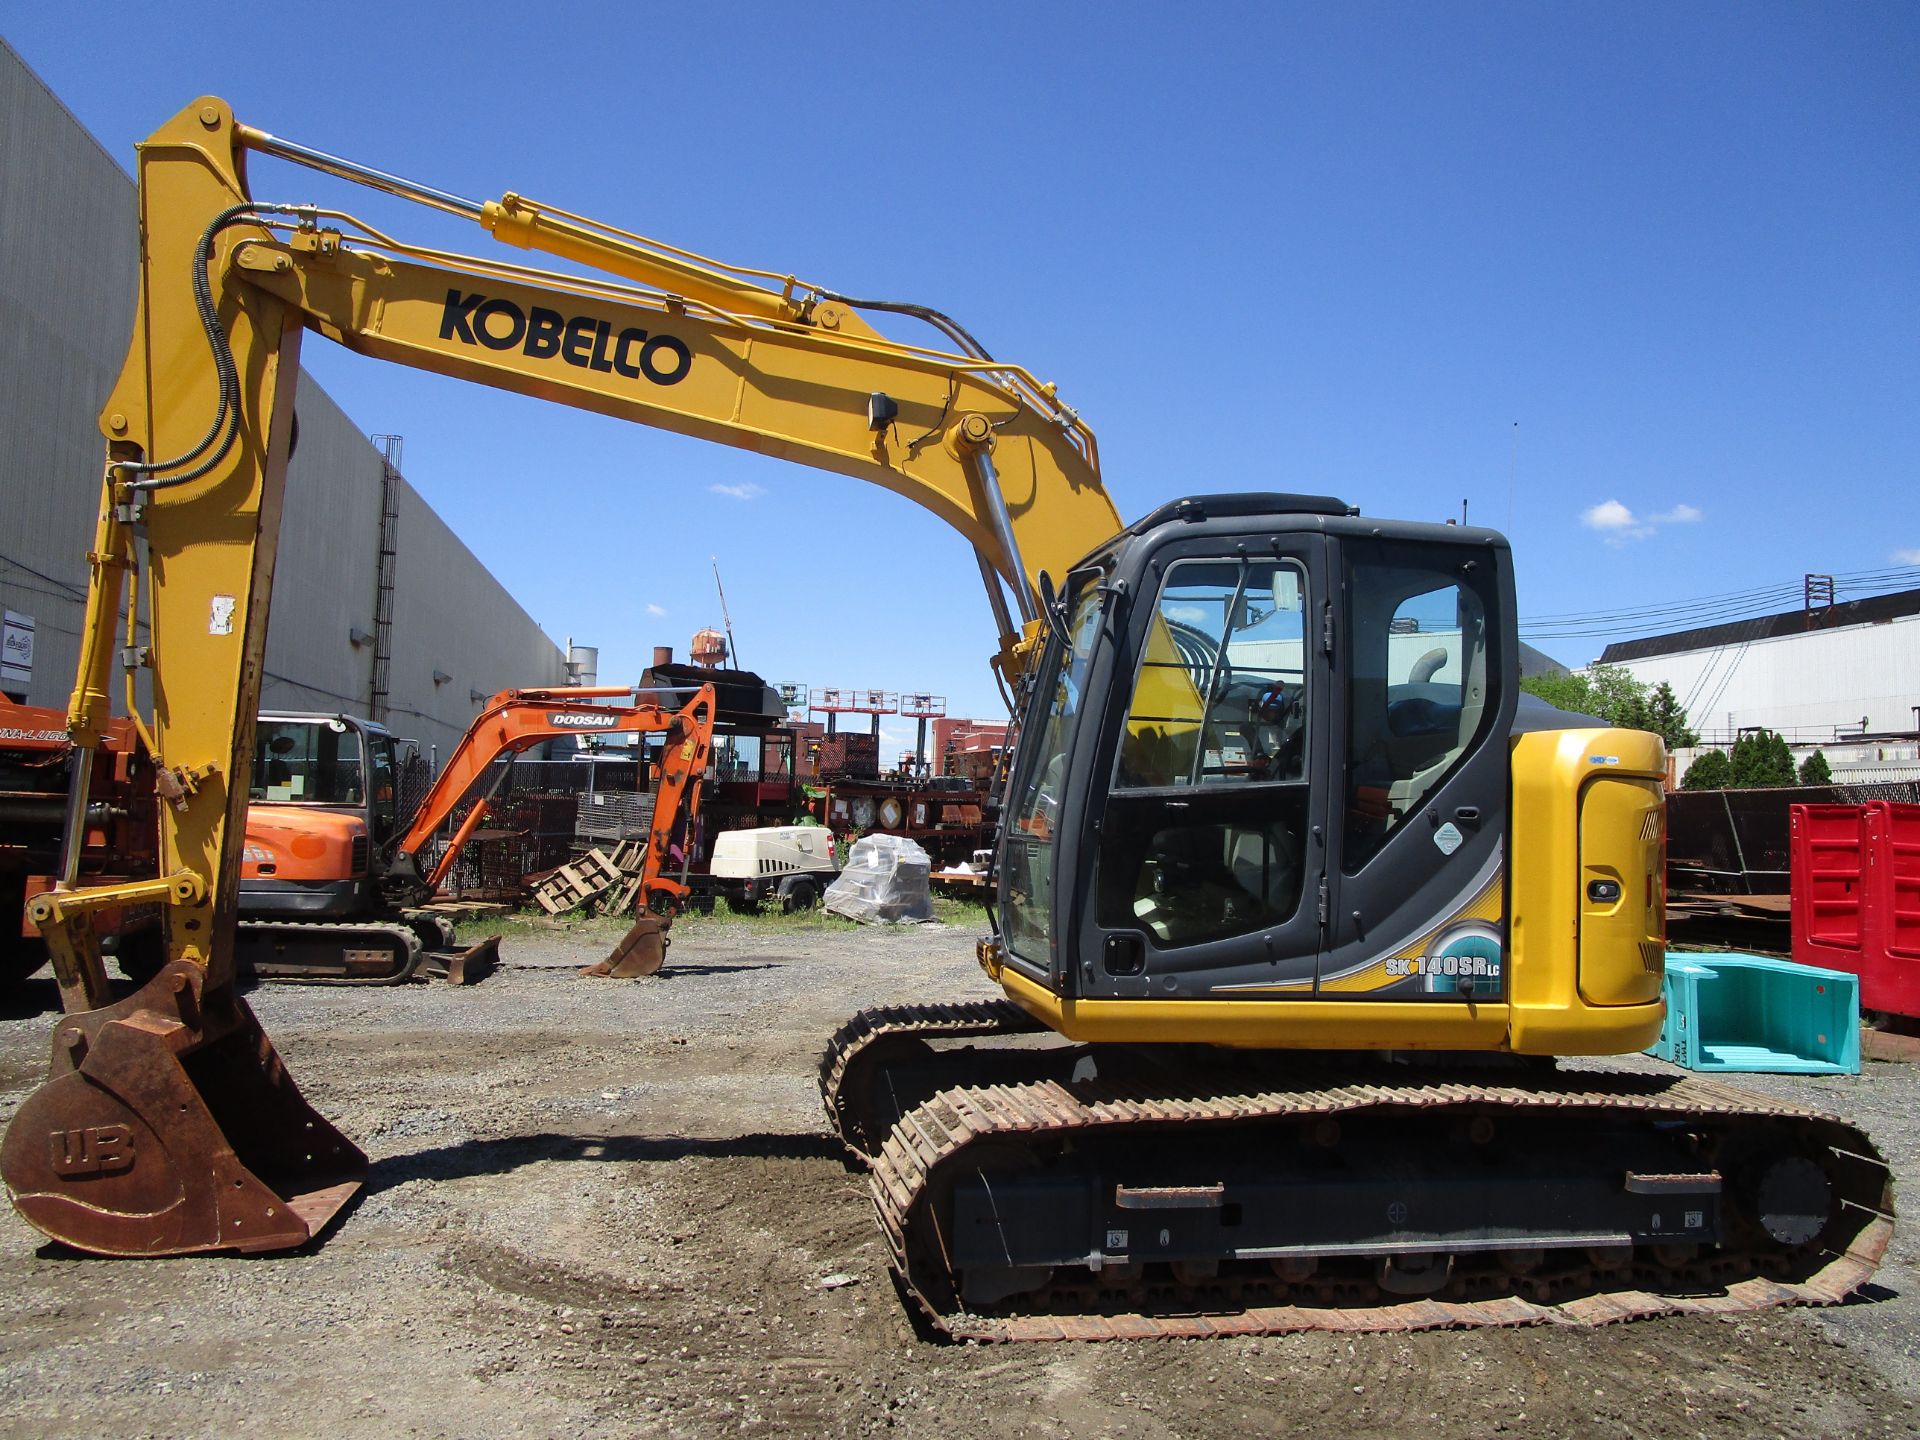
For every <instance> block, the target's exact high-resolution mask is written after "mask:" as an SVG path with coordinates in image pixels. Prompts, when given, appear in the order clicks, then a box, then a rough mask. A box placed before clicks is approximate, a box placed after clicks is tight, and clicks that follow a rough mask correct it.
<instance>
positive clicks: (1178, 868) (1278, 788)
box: [1096, 558, 1310, 950]
mask: <svg viewBox="0 0 1920 1440" xmlns="http://www.w3.org/2000/svg"><path fill="white" fill-rule="evenodd" d="M1306 597H1307V586H1306V573H1305V571H1304V569H1303V568H1302V567H1301V566H1300V565H1298V564H1297V563H1295V562H1292V561H1286V560H1277V559H1271V558H1269V559H1266V560H1264V561H1251V560H1244V559H1241V560H1217V559H1208V560H1184V561H1179V562H1176V563H1175V564H1173V565H1172V566H1170V567H1169V568H1168V570H1167V575H1166V579H1165V581H1164V582H1163V583H1162V585H1161V589H1160V596H1159V600H1158V602H1157V604H1156V607H1155V609H1154V611H1153V614H1152V615H1151V617H1150V618H1149V620H1148V632H1147V635H1146V638H1145V641H1144V643H1143V648H1142V652H1141V658H1140V662H1139V668H1138V670H1137V672H1136V674H1135V676H1134V682H1133V690H1132V694H1131V696H1130V699H1129V704H1128V709H1127V716H1126V720H1125V729H1124V730H1123V732H1122V734H1121V736H1120V747H1119V754H1118V756H1117V759H1116V761H1115V766H1114V774H1113V788H1112V792H1111V795H1110V797H1109V800H1108V807H1107V823H1106V824H1104V825H1103V826H1102V827H1101V832H1100V836H1101V841H1100V873H1099V883H1098V890H1097V899H1096V905H1097V913H1098V917H1099V921H1100V923H1101V924H1102V925H1104V926H1107V927H1109V928H1115V929H1135V930H1141V931H1144V932H1145V933H1146V934H1147V935H1148V936H1149V937H1150V939H1151V943H1152V944H1153V945H1154V947H1155V948H1156V949H1159V950H1168V949H1178V948H1181V947H1185V946H1189V945H1197V944H1202V943H1204V942H1207V941H1211V940H1219V939H1223V938H1225V937H1227V936H1231V935H1243V934H1246V933H1247V932H1248V931H1251V930H1257V929H1261V928H1264V927H1267V926H1272V925H1278V924H1281V923H1283V922H1284V921H1286V920H1287V919H1289V918H1290V917H1291V916H1292V915H1293V914H1294V913H1295V911H1296V910H1297V909H1298V908H1299V904H1300V896H1301V890H1302V885H1303V883H1304V878H1305V871H1306V865H1307V855H1306V846H1305V839H1306V830H1307V809H1308V803H1309V799H1310V797H1309V795H1308V789H1307V783H1306V777H1307V744H1308V739H1309V736H1308V733H1307V732H1308V721H1307V716H1308V713H1309V712H1308V707H1307V698H1308V697H1307V676H1306V646H1305V639H1306V623H1305V620H1306V614H1307V606H1306ZM1167 791H1180V792H1183V793H1182V794H1181V796H1180V798H1178V799H1174V798H1172V797H1170V796H1169V795H1167V794H1166V793H1165V792H1167ZM1156 792H1158V793H1156Z"/></svg>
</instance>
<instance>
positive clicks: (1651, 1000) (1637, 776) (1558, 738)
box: [1507, 730, 1667, 1055]
mask: <svg viewBox="0 0 1920 1440" xmlns="http://www.w3.org/2000/svg"><path fill="white" fill-rule="evenodd" d="M1666 768H1667V766H1666V748H1665V747H1664V746H1663V745H1662V744H1661V743H1660V740H1659V738H1658V737H1657V736H1654V735H1648V734H1646V733H1644V732H1642V731H1638V730H1540V731H1535V732H1534V733H1532V734H1528V735H1522V736H1520V737H1518V738H1517V739H1516V740H1515V741H1514V745H1513V814H1512V819H1511V829H1510V831H1509V834H1508V838H1507V854H1508V856H1509V857H1510V859H1509V862H1508V893H1509V894H1510V896H1511V897H1512V910H1511V916H1510V919H1509V922H1508V929H1507V956H1508V960H1507V968H1508V972H1509V978H1508V982H1507V983H1508V987H1509V988H1508V992H1507V994H1508V998H1509V1000H1510V1001H1511V1002H1512V1004H1513V1009H1514V1022H1513V1048H1514V1049H1515V1050H1518V1051H1520V1052H1522V1053H1524V1054H1529V1055H1618V1054H1625V1053H1627V1052H1629V1051H1633V1050H1644V1049H1645V1048H1646V1047H1647V1046H1649V1045H1651V1044H1652V1043H1653V1042H1654V1041H1655V1040H1656V1039H1658V1038H1659V1035H1660V1026H1661V1023H1662V1022H1663V1021H1664V1020H1665V1018H1666V1006H1665V1005H1664V1004H1663V1003H1662V1002H1661V999H1660V982H1661V979H1662V971H1661V968H1660V967H1661V965H1662V962H1663V960H1664V949H1665V930H1666V914H1665V908H1664V900H1663V897H1662V895H1661V893H1660V891H1659V888H1658V885H1659V871H1658V868H1657V867H1656V868H1655V869H1654V871H1653V883H1652V887H1651V889H1650V890H1648V891H1642V892H1641V900H1640V903H1639V905H1638V907H1637V909H1623V908H1622V907H1620V906H1618V905H1606V904H1596V903H1594V902H1591V901H1589V900H1588V899H1587V898H1586V891H1587V882H1588V881H1589V880H1591V879H1601V878H1615V877H1616V875H1617V873H1622V872H1623V873H1627V874H1631V873H1634V872H1635V870H1636V868H1638V867H1639V866H1641V865H1642V864H1643V863H1644V861H1645V860H1646V858H1647V856H1648V855H1649V854H1650V853H1651V854H1654V855H1656V856H1657V854H1658V852H1659V850H1660V847H1661V846H1662V845H1663V844H1664V840H1663V837H1664V834H1665V823H1666V819H1665V816H1666V812H1665V806H1664V804H1656V805H1654V806H1653V807H1652V808H1648V806H1647V804H1646V801H1647V800H1648V799H1649V798H1650V797H1651V796H1658V795H1659V793H1660V792H1659V790H1658V786H1659V785H1660V784H1661V783H1662V782H1663V781H1664V778H1665V775H1666ZM1649 786H1651V787H1653V788H1652V789H1651V790H1650V789H1649ZM1596 787H1604V788H1599V789H1596ZM1615 787H1619V791H1620V792H1621V794H1620V798H1619V800H1617V801H1616V798H1615V796H1616V790H1615ZM1589 806H1591V807H1592V810H1591V814H1588V813H1587V812H1588V809H1589ZM1650 817H1652V819H1651V823H1652V824H1653V826H1654V827H1655V829H1654V833H1653V834H1651V835H1648V834H1646V833H1645V832H1644V828H1643V827H1646V826H1647V825H1648V824H1649V819H1650ZM1629 893H1630V894H1631V891H1630V892H1629ZM1649 947H1650V948H1649ZM1649 958H1651V960H1652V967H1651V968H1649ZM1629 971H1631V972H1637V974H1638V975H1639V976H1641V977H1643V978H1640V979H1637V980H1635V981H1634V982H1633V983H1631V984H1627V985H1622V984H1621V982H1620V976H1621V975H1622V974H1623V973H1626V972H1629ZM1583 988H1585V989H1587V990H1588V991H1589V992H1590V993H1595V994H1599V995H1601V996H1603V997H1604V998H1605V999H1606V1000H1607V1001H1608V1002H1609V1003H1605V1004H1593V1003H1590V1002H1589V1001H1588V1000H1587V999H1586V998H1584V997H1583V996H1582V994H1581V991H1582V989H1583Z"/></svg>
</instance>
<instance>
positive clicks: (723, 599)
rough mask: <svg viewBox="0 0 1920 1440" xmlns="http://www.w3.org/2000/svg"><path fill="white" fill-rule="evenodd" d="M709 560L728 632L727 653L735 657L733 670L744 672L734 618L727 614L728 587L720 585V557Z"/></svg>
mask: <svg viewBox="0 0 1920 1440" xmlns="http://www.w3.org/2000/svg"><path fill="white" fill-rule="evenodd" d="M707 559H708V560H710V561H712V562H713V588H714V589H716V590H718V591H719V592H720V623H721V624H722V625H724V626H725V627H726V630H727V653H728V654H729V655H731V656H732V657H733V668H734V669H736V670H744V669H745V668H746V667H745V666H744V665H742V664H741V663H740V647H739V646H738V645H736V644H734V643H733V617H732V616H731V615H729V614H728V613H727V587H726V586H724V585H722V584H721V583H720V557H719V556H717V555H709V556H708V557H707Z"/></svg>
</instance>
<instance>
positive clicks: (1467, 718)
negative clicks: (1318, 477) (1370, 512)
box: [1319, 527, 1518, 1003]
mask: <svg viewBox="0 0 1920 1440" xmlns="http://www.w3.org/2000/svg"><path fill="white" fill-rule="evenodd" d="M1409 529H1411V527H1409ZM1332 543H1333V551H1334V553H1333V555H1332V556H1331V557H1330V558H1331V563H1332V565H1333V567H1334V568H1335V571H1336V573H1337V575H1338V583H1339V589H1340V599H1339V605H1338V610H1337V614H1336V620H1335V624H1336V632H1337V633H1336V638H1335V647H1334V648H1335V657H1336V663H1337V667H1338V670H1339V683H1338V685H1337V687H1336V690H1335V695H1334V700H1335V704H1336V706H1337V713H1338V721H1337V723H1336V724H1335V725H1334V726H1333V732H1334V733H1333V734H1332V735H1331V736H1330V737H1329V738H1330V741H1331V744H1330V747H1329V748H1330V769H1331V777H1330V778H1331V782H1332V783H1331V787H1330V788H1331V790H1332V792H1333V795H1334V797H1335V803H1336V805H1337V806H1338V813H1337V819H1336V823H1335V824H1334V825H1333V827H1332V829H1331V831H1330V840H1331V842H1332V843H1331V845H1330V847H1329V848H1330V858H1329V864H1328V867H1327V884H1328V892H1329V893H1328V907H1327V908H1328V912H1329V922H1328V928H1327V946H1326V954H1325V956H1324V958H1323V960H1322V964H1321V973H1320V981H1319V989H1320V993H1321V994H1322V995H1326V996H1331V997H1336V998H1340V999H1364V998H1368V997H1377V998H1381V999H1392V1000H1412V999H1418V1000H1432V1001H1435V1002H1438V1003H1461V1002H1465V1001H1471V1000H1476V999H1478V1000H1488V999H1498V998H1501V997H1503V996H1504V995H1505V993H1506V984H1505V980H1506V977H1505V964H1504V956H1505V951H1506V906H1505V871H1504V864H1505V837H1506V828H1507V810H1508V803H1509V787H1510V783H1511V782H1510V778H1509V777H1510V763H1509V758H1508V749H1509V732H1510V731H1511V729H1512V723H1513V712H1514V705H1515V692H1516V690H1517V685H1518V681H1517V675H1516V669H1517V660H1516V657H1515V656H1514V655H1513V654H1511V653H1510V651H1511V648H1512V647H1511V644H1510V637H1511V636H1512V635H1513V633H1514V630H1513V617H1512V604H1513V585H1512V573H1511V566H1510V552H1509V551H1508V550H1507V548H1506V545H1505V542H1504V541H1501V540H1499V539H1498V538H1497V537H1494V536H1491V535H1485V534H1482V535H1480V536H1475V535H1474V534H1473V532H1463V533H1462V535H1461V538H1460V539H1459V540H1453V539H1447V540H1435V539H1433V538H1430V535H1429V536H1415V535H1412V534H1408V535H1405V536H1402V537H1395V536H1394V534H1393V527H1384V531H1375V532H1374V533H1372V534H1367V535H1359V534H1345V535H1341V536H1339V537H1338V538H1337V539H1335V540H1334V541H1333V542H1332Z"/></svg>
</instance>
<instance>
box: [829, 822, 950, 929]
mask: <svg viewBox="0 0 1920 1440" xmlns="http://www.w3.org/2000/svg"><path fill="white" fill-rule="evenodd" d="M932 869H933V860H932V858H931V857H930V856H929V855H928V854H927V852H926V851H924V850H922V849H921V848H920V847H919V846H918V845H916V844H914V843H913V841H911V840H909V839H907V838H906V837H905V836H902V835H865V836H862V837H861V838H860V839H858V840H856V841H854V842H853V849H852V851H851V852H850V853H849V854H848V856H847V864H846V868H845V869H844V870H842V871H841V872H840V878H839V879H838V880H835V881H834V882H833V883H832V884H831V885H829V886H828V887H827V893H826V895H825V896H824V897H823V899H822V900H821V904H822V905H823V906H824V907H825V908H826V909H827V910H829V911H831V912H832V913H833V914H835V915H844V916H846V917H847V918H848V919H849V920H858V921H859V922H860V923H861V924H862V925H875V924H878V925H893V924H897V923H899V922H901V921H911V922H918V921H922V920H931V919H932V918H933V900H932V897H931V896H930V895H929V894H928V892H927V876H928V874H929V873H930V872H931V871H932Z"/></svg>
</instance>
